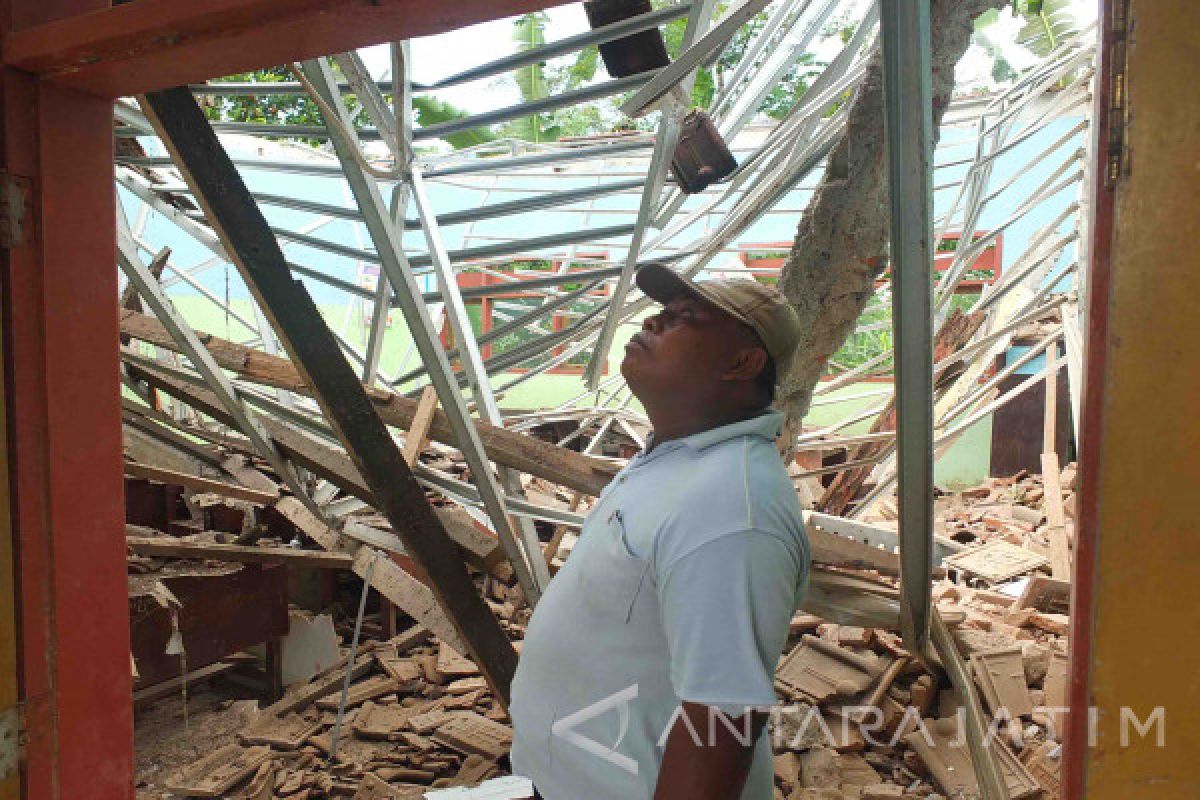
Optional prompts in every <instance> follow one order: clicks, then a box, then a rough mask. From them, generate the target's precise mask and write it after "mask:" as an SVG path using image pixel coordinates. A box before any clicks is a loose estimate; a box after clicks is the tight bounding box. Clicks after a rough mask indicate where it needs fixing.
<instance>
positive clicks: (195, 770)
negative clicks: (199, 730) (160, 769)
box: [166, 744, 271, 797]
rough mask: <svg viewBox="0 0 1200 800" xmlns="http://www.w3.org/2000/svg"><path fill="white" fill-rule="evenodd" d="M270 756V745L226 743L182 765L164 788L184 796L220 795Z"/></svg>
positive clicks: (255, 769)
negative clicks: (184, 766)
mask: <svg viewBox="0 0 1200 800" xmlns="http://www.w3.org/2000/svg"><path fill="white" fill-rule="evenodd" d="M270 757H271V748H269V747H265V746H256V747H242V746H241V745H236V744H228V745H225V746H224V747H222V748H220V749H217V750H214V751H213V752H211V753H209V754H208V755H207V756H205V757H204V758H202V759H200V760H199V761H197V762H195V763H194V764H191V765H190V766H188V767H187V768H185V769H184V770H183V771H182V772H181V773H180V774H179V775H177V776H175V778H173V779H171V780H169V781H168V782H167V787H166V788H167V791H168V792H172V793H174V794H181V795H183V796H185V797H221V796H223V795H224V794H225V792H227V791H229V790H230V789H232V788H233V787H234V786H236V785H237V784H238V783H239V782H241V781H242V780H244V779H245V778H247V777H249V776H250V775H251V774H253V773H254V772H255V771H257V770H258V768H259V767H260V766H261V765H262V764H263V763H264V762H265V761H266V760H267V759H268V758H270Z"/></svg>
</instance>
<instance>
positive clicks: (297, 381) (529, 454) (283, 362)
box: [121, 311, 614, 496]
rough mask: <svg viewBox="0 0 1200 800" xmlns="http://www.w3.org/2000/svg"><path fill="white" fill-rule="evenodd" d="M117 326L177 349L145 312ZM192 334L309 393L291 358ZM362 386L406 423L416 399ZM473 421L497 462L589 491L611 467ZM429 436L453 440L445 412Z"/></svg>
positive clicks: (239, 362) (259, 375)
mask: <svg viewBox="0 0 1200 800" xmlns="http://www.w3.org/2000/svg"><path fill="white" fill-rule="evenodd" d="M121 332H122V333H125V334H128V335H130V336H132V337H133V338H135V339H138V340H140V341H144V342H148V343H150V344H153V345H155V346H157V347H163V348H165V349H168V350H172V351H178V349H179V345H178V344H177V343H176V342H175V340H174V339H173V338H172V337H171V335H170V333H168V332H167V330H166V328H164V327H163V326H162V324H161V323H160V322H158V320H156V319H154V318H153V317H150V316H147V315H145V314H139V313H137V312H134V311H122V312H121ZM197 335H198V336H199V337H200V340H201V341H202V342H203V343H204V345H205V347H207V348H208V350H209V352H210V353H212V355H213V358H214V359H215V360H216V362H217V364H219V365H220V366H221V367H223V368H225V369H228V370H231V371H233V372H236V373H237V374H238V375H239V376H240V377H242V378H244V379H246V380H248V381H251V382H254V383H259V384H262V385H265V386H273V387H275V388H280V389H287V390H289V391H293V392H296V393H297V394H302V395H305V396H309V397H311V396H312V392H313V390H312V387H311V386H310V385H309V383H308V381H306V380H305V379H304V378H303V377H302V376H301V374H300V371H299V370H298V369H296V367H295V365H294V364H293V363H292V362H291V361H288V360H287V359H285V358H281V357H279V356H272V355H269V354H267V353H264V352H262V351H259V350H255V349H253V348H250V347H246V346H244V345H239V344H237V343H235V342H230V341H228V340H226V339H221V338H219V337H216V336H212V335H211V334H207V333H201V332H199V331H197ZM365 390H366V392H367V394H368V396H369V397H370V398H371V401H372V403H373V404H374V406H375V409H376V411H378V412H379V416H380V418H381V419H383V421H384V422H385V423H387V424H388V425H391V426H393V427H396V428H400V429H403V430H409V429H411V427H412V425H413V420H414V418H415V417H416V413H417V410H418V408H419V405H420V404H419V401H417V400H413V399H411V398H408V397H405V396H403V395H399V394H395V393H393V392H390V391H386V390H383V389H379V388H376V387H365ZM474 423H475V427H476V430H478V431H479V438H480V440H481V441H482V442H483V447H484V450H485V451H486V452H487V455H488V457H489V458H491V459H492V460H493V461H495V462H496V463H498V464H504V465H505V466H509V467H513V468H514V469H518V470H520V471H521V472H526V473H528V474H530V475H536V476H538V477H540V478H545V479H546V480H549V481H553V482H555V483H560V484H562V485H564V486H567V487H569V488H571V489H575V490H577V491H581V492H583V493H585V494H588V495H592V496H596V495H599V494H600V491H601V490H602V489H603V488H604V487H605V486H606V485H608V482H609V481H610V480H611V479H612V476H613V472H614V470H613V469H612V468H611V467H610V466H609V465H608V464H606V463H605V462H602V461H599V460H597V459H593V458H590V457H588V456H585V455H583V454H581V453H577V452H575V451H574V450H569V449H567V448H565V447H556V446H555V445H553V444H550V443H549V442H543V441H542V440H540V439H536V438H534V437H532V436H528V435H526V434H522V433H516V432H514V431H510V430H507V429H505V428H501V427H498V426H495V425H488V424H487V423H484V422H481V421H478V420H474ZM429 437H430V438H431V439H433V440H434V441H438V442H441V443H443V444H448V445H450V446H451V447H454V446H456V445H457V441H456V440H455V437H454V433H453V431H452V430H451V427H450V420H449V418H448V417H447V416H446V414H445V413H444V412H442V411H437V410H435V411H434V413H433V417H432V419H431V421H430V425H429Z"/></svg>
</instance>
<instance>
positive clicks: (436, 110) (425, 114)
mask: <svg viewBox="0 0 1200 800" xmlns="http://www.w3.org/2000/svg"><path fill="white" fill-rule="evenodd" d="M412 103H413V108H414V109H415V110H416V112H417V124H418V125H420V126H421V127H423V128H427V127H429V126H431V125H437V124H438V123H440V122H451V121H453V120H456V119H464V118H466V117H469V116H471V114H470V113H469V112H467V111H464V110H463V109H461V108H456V107H455V106H452V105H450V104H449V103H446V102H444V101H442V100H439V99H438V98H436V97H434V96H433V95H420V96H417V97H414V98H413V101H412ZM442 138H444V139H445V140H446V142H447V143H448V144H449V145H450V146H451V147H453V148H455V149H456V150H461V149H462V148H464V147H473V146H474V145H477V144H483V143H485V142H490V141H493V140H495V138H496V134H495V133H493V132H492V131H491V130H489V129H488V128H475V129H474V130H469V131H461V132H460V133H452V134H450V135H449V136H444V137H442Z"/></svg>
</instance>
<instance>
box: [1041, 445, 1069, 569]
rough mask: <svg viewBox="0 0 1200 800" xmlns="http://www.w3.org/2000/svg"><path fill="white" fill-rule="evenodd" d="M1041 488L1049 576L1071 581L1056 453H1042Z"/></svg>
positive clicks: (1065, 524)
mask: <svg viewBox="0 0 1200 800" xmlns="http://www.w3.org/2000/svg"><path fill="white" fill-rule="evenodd" d="M1042 486H1043V491H1044V492H1045V495H1044V496H1045V502H1046V537H1047V538H1048V539H1049V540H1050V575H1051V576H1052V577H1054V578H1056V579H1058V580H1060V581H1069V580H1071V546H1070V543H1069V542H1068V541H1067V515H1066V512H1065V510H1064V509H1063V496H1062V486H1061V484H1060V483H1059V466H1058V454H1057V453H1053V452H1051V453H1042Z"/></svg>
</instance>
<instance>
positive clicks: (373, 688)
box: [316, 675, 400, 711]
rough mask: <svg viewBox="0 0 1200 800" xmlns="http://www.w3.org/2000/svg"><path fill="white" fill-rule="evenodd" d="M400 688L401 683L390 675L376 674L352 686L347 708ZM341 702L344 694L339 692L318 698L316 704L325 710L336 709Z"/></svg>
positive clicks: (348, 694)
mask: <svg viewBox="0 0 1200 800" xmlns="http://www.w3.org/2000/svg"><path fill="white" fill-rule="evenodd" d="M399 688H400V684H399V683H397V682H396V681H395V680H394V679H393V678H392V677H391V676H390V675H376V676H375V677H373V678H368V679H367V680H365V681H360V682H359V683H356V684H354V685H353V686H351V687H350V691H349V692H347V693H346V708H353V707H354V706H358V705H362V704H363V703H365V702H367V701H368V700H374V699H375V698H376V697H383V696H384V695H385V694H394V693H395V692H396V691H397V690H399ZM341 702H342V696H341V694H340V693H337V694H331V695H327V696H325V697H322V698H321V699H319V700H317V703H316V705H317V708H319V709H321V710H323V711H336V710H337V708H338V707H339V706H340V705H341Z"/></svg>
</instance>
